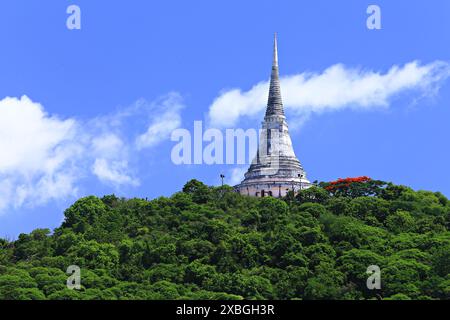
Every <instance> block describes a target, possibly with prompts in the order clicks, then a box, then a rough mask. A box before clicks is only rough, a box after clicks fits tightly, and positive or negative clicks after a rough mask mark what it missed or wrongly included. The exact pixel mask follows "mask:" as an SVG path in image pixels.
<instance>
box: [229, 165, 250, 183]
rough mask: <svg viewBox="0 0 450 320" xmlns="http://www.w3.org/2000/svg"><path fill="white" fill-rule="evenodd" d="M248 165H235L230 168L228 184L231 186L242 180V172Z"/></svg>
mask: <svg viewBox="0 0 450 320" xmlns="http://www.w3.org/2000/svg"><path fill="white" fill-rule="evenodd" d="M247 170H248V167H247V166H245V167H236V168H233V169H231V170H230V178H229V179H228V184H229V185H231V186H234V185H237V184H239V183H241V181H242V180H244V174H245V173H246V172H247Z"/></svg>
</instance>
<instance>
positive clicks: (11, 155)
mask: <svg viewBox="0 0 450 320" xmlns="http://www.w3.org/2000/svg"><path fill="white" fill-rule="evenodd" d="M76 132H77V124H76V122H75V121H74V120H72V119H67V120H63V119H59V118H57V117H55V116H50V115H48V114H47V113H45V111H44V109H43V108H42V106H41V105H40V104H37V103H34V102H32V101H31V100H30V99H29V98H27V97H25V96H24V97H22V98H20V99H18V98H9V97H8V98H5V99H3V100H0V150H1V153H0V180H1V184H0V191H1V192H0V210H1V209H4V208H7V207H9V206H13V207H19V206H21V205H23V204H24V203H36V204H39V203H43V202H46V201H47V200H49V199H52V198H59V197H65V196H69V195H71V194H75V193H76V191H77V188H76V186H75V185H74V180H75V172H74V161H75V159H76V158H77V156H78V155H79V154H80V151H81V149H80V148H79V145H77V143H76V142H75V140H74V137H75V134H76Z"/></svg>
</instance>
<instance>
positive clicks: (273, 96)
mask: <svg viewBox="0 0 450 320" xmlns="http://www.w3.org/2000/svg"><path fill="white" fill-rule="evenodd" d="M268 116H284V110H283V101H282V100H281V89H280V74H279V70H278V47H277V34H276V33H275V36H274V40H273V62H272V74H271V76H270V88H269V99H268V101H267V109H266V117H268Z"/></svg>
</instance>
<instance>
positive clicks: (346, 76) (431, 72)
mask: <svg viewBox="0 0 450 320" xmlns="http://www.w3.org/2000/svg"><path fill="white" fill-rule="evenodd" d="M449 76H450V64H449V63H447V62H442V61H435V62H433V63H430V64H425V65H422V64H420V63H419V62H417V61H413V62H410V63H407V64H405V65H404V66H401V67H400V66H393V67H391V68H390V69H389V71H387V72H386V73H382V72H376V71H370V70H364V69H355V68H348V67H346V66H344V65H342V64H337V65H334V66H331V67H329V68H328V69H326V70H324V71H323V72H322V73H302V74H297V75H291V76H287V77H283V78H282V79H281V85H282V88H281V89H282V94H283V101H284V104H285V107H286V109H287V110H291V111H292V112H293V113H295V114H297V115H300V116H305V115H308V114H310V113H313V112H314V113H321V112H326V111H331V110H340V109H345V108H354V109H371V108H380V107H381V108H383V107H384V108H386V107H388V106H389V105H390V103H391V101H392V99H393V98H394V97H395V96H397V95H399V94H401V93H405V92H413V93H414V94H416V95H420V96H423V95H433V94H435V93H436V92H437V91H438V90H439V88H440V86H441V84H442V83H443V81H444V80H446V79H447V78H448V77H449ZM268 86H269V84H268V82H267V81H264V82H260V83H258V84H256V85H255V86H253V87H252V88H251V89H250V90H248V91H242V90H240V89H233V90H228V91H225V92H223V93H221V94H220V95H219V96H218V97H217V98H216V99H215V100H214V102H213V103H212V105H211V106H210V108H209V119H210V122H211V125H212V126H215V127H227V126H228V127H229V126H233V125H235V124H236V123H237V122H238V121H239V119H240V118H241V117H253V116H255V115H259V114H260V113H261V112H262V111H263V110H264V108H265V105H266V103H267V92H268Z"/></svg>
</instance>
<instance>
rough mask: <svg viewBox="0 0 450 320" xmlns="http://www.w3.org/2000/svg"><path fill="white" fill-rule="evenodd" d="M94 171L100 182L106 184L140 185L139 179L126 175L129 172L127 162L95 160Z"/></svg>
mask: <svg viewBox="0 0 450 320" xmlns="http://www.w3.org/2000/svg"><path fill="white" fill-rule="evenodd" d="M92 171H93V173H94V174H95V175H96V176H97V177H98V178H99V179H100V180H102V181H105V182H110V183H113V184H116V185H132V186H138V185H139V180H138V179H136V178H132V177H131V176H129V175H128V174H126V172H127V171H128V162H127V161H123V160H122V161H116V160H108V159H105V158H97V159H95V162H94V165H93V167H92Z"/></svg>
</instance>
